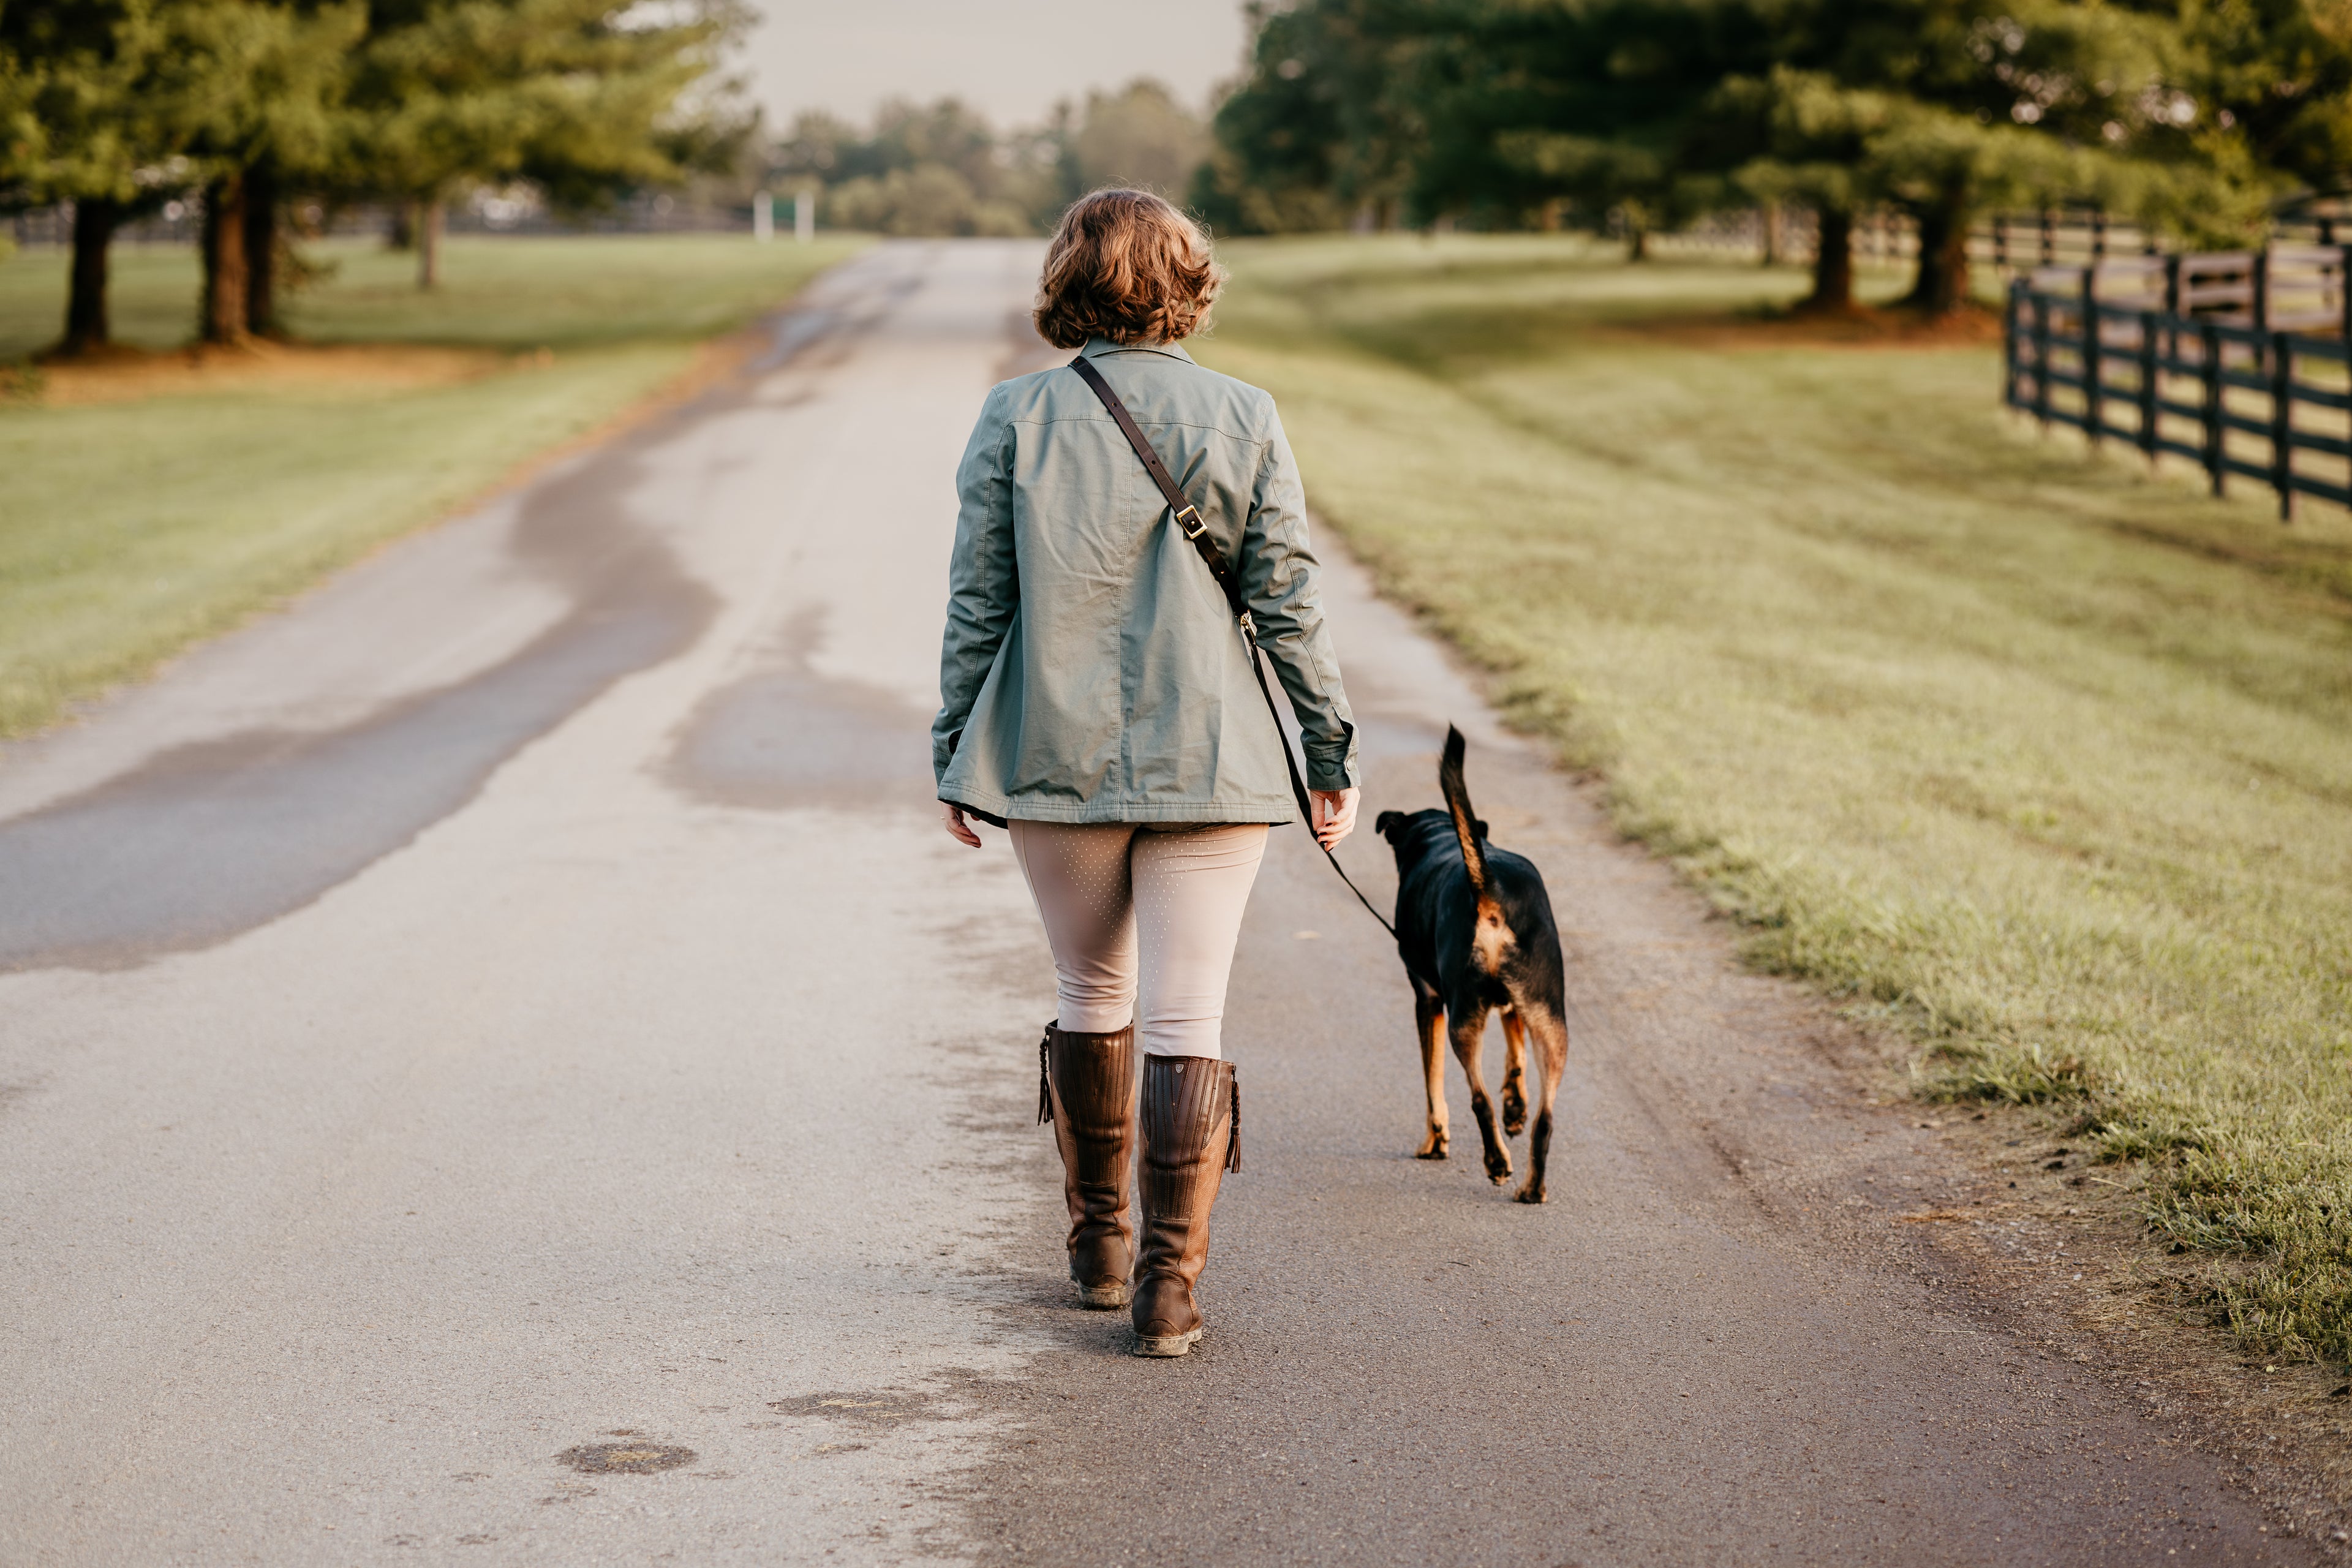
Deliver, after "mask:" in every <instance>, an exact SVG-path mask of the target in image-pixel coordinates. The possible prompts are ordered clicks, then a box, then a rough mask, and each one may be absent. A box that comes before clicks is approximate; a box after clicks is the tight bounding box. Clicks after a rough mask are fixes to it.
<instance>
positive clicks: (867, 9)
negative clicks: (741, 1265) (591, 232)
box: [743, 0, 1246, 130]
mask: <svg viewBox="0 0 2352 1568" xmlns="http://www.w3.org/2000/svg"><path fill="white" fill-rule="evenodd" d="M755 3H756V4H757V5H758V7H759V9H760V11H761V14H762V17H763V19H762V21H761V25H760V26H759V29H758V31H756V32H755V33H753V34H752V36H751V42H750V44H749V45H748V46H747V47H746V49H745V59H744V62H743V63H744V65H745V67H746V68H747V69H748V74H749V76H750V78H751V96H752V97H753V98H754V99H755V100H757V101H758V102H760V103H761V105H762V106H764V107H765V108H766V110H767V111H768V123H769V124H770V126H772V127H773V128H775V129H777V130H782V128H783V127H785V126H787V125H789V124H791V123H792V119H793V115H795V114H797V113H799V112H800V111H801V110H804V109H825V110H832V111H833V112H835V113H836V114H840V115H843V116H845V117H847V118H848V119H851V120H855V121H865V120H866V118H867V116H869V115H871V114H872V113H873V112H874V107H875V105H876V104H877V103H880V102H881V101H882V100H884V99H887V98H893V97H905V98H913V99H917V100H923V101H929V100H931V99H935V98H941V97H946V96H950V95H952V96H954V97H957V98H961V99H962V100H964V101H965V102H967V103H969V104H971V106H972V107H973V108H975V109H978V110H980V111H981V112H982V113H983V114H985V115H986V116H987V117H988V118H989V119H990V120H991V121H994V122H995V123H996V124H998V125H1000V126H1005V125H1014V124H1023V123H1028V122H1033V121H1038V120H1042V119H1044V118H1045V114H1046V113H1047V111H1048V110H1051V109H1052V108H1053V106H1054V104H1055V100H1059V99H1064V98H1073V99H1083V98H1084V97H1085V96H1086V92H1087V89H1088V88H1097V87H1098V88H1115V87H1119V86H1123V85H1125V84H1126V83H1127V82H1129V81H1131V80H1133V79H1135V78H1137V77H1139V76H1150V77H1157V78H1159V79H1160V80H1161V81H1163V82H1166V83H1167V84H1168V86H1169V87H1170V88H1171V89H1174V91H1175V93H1176V95H1177V96H1178V97H1179V98H1181V99H1182V100H1185V101H1186V102H1187V103H1189V104H1191V105H1192V107H1193V108H1195V109H1200V108H1202V107H1204V106H1205V105H1206V103H1207V101H1208V96H1209V89H1210V88H1211V87H1212V86H1213V85H1214V84H1215V83H1217V82H1219V81H1223V80H1224V79H1227V78H1230V77H1232V76H1234V75H1235V74H1236V73H1237V72H1238V71H1239V70H1240V68H1241V61H1242V50H1243V48H1244V45H1245V42H1246V40H1245V38H1244V34H1243V21H1242V6H1241V0H824V3H821V0H755Z"/></svg>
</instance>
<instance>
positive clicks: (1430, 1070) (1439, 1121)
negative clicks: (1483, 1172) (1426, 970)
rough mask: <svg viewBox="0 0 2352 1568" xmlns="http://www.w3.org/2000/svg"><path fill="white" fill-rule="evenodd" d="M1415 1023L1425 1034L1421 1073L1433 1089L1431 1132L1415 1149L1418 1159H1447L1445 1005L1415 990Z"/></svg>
mask: <svg viewBox="0 0 2352 1568" xmlns="http://www.w3.org/2000/svg"><path fill="white" fill-rule="evenodd" d="M1412 1022H1413V1027H1414V1029H1415V1030H1416V1031H1417V1032H1418V1033H1419V1034H1420V1036H1421V1076H1422V1078H1423V1080H1424V1081H1425V1082H1426V1084H1427V1086H1428V1089H1429V1135H1428V1136H1427V1137H1425V1138H1423V1140H1422V1141H1421V1147H1420V1149H1419V1150H1417V1151H1415V1152H1414V1154H1413V1158H1415V1159H1417V1160H1443V1159H1444V1158H1445V1146H1446V1142H1447V1139H1446V1119H1445V1004H1444V1003H1443V1002H1440V1001H1439V1000H1438V999H1437V998H1436V997H1435V996H1434V995H1431V994H1425V993H1423V992H1422V991H1421V990H1420V989H1419V988H1418V987H1416V988H1415V989H1414V992H1413V998H1412Z"/></svg>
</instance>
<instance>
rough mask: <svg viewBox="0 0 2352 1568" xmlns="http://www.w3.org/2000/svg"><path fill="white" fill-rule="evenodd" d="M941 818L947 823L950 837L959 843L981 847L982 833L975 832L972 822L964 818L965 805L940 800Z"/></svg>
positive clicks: (975, 847)
mask: <svg viewBox="0 0 2352 1568" xmlns="http://www.w3.org/2000/svg"><path fill="white" fill-rule="evenodd" d="M940 821H942V822H944V823H945V824H946V825H947V830H948V837H950V838H952V839H954V840H955V841H956V842H957V843H959V844H966V845H970V846H971V847H972V848H974V849H977V848H979V847H980V835H979V834H977V833H974V832H973V831H972V830H971V823H969V822H966V821H965V820H964V819H963V807H961V806H960V805H951V804H950V803H949V802H947V801H944V800H943V801H941V802H940Z"/></svg>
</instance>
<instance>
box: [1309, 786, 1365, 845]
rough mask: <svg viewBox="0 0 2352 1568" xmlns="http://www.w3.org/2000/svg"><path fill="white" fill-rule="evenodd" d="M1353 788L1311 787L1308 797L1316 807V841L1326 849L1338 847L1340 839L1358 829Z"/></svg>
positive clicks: (1355, 792) (1310, 802)
mask: <svg viewBox="0 0 2352 1568" xmlns="http://www.w3.org/2000/svg"><path fill="white" fill-rule="evenodd" d="M1359 793H1360V792H1359V791H1357V790H1353V789H1311V790H1308V791H1307V801H1308V803H1309V804H1310V805H1313V806H1314V808H1315V821H1314V825H1313V826H1314V828H1315V842H1316V843H1318V844H1320V845H1321V846H1323V847H1324V848H1326V849H1337V848H1338V847H1339V841H1340V840H1341V839H1343V838H1345V837H1348V835H1349V834H1350V833H1353V832H1355V831H1356V796H1357V795H1358V794H1359Z"/></svg>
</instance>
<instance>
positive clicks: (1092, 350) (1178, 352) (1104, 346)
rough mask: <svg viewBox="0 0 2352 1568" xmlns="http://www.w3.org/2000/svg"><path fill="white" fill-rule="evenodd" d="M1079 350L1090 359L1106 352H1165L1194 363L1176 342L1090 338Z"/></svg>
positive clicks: (1189, 355)
mask: <svg viewBox="0 0 2352 1568" xmlns="http://www.w3.org/2000/svg"><path fill="white" fill-rule="evenodd" d="M1078 352H1079V353H1082V354H1084V355H1085V356H1086V357H1087V358H1088V359H1099V358H1101V357H1102V356H1103V355H1105V354H1165V355H1166V356H1167V357H1168V358H1170V359H1181V360H1182V361H1183V362H1184V363H1186V364H1191V363H1193V360H1192V355H1191V354H1188V353H1185V352H1184V351H1183V350H1182V349H1181V348H1179V347H1178V346H1177V345H1176V344H1174V343H1115V342H1111V341H1110V340H1109V339H1108V338H1088V339H1087V346H1086V347H1084V348H1082V349H1080V350H1079V351H1078Z"/></svg>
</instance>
